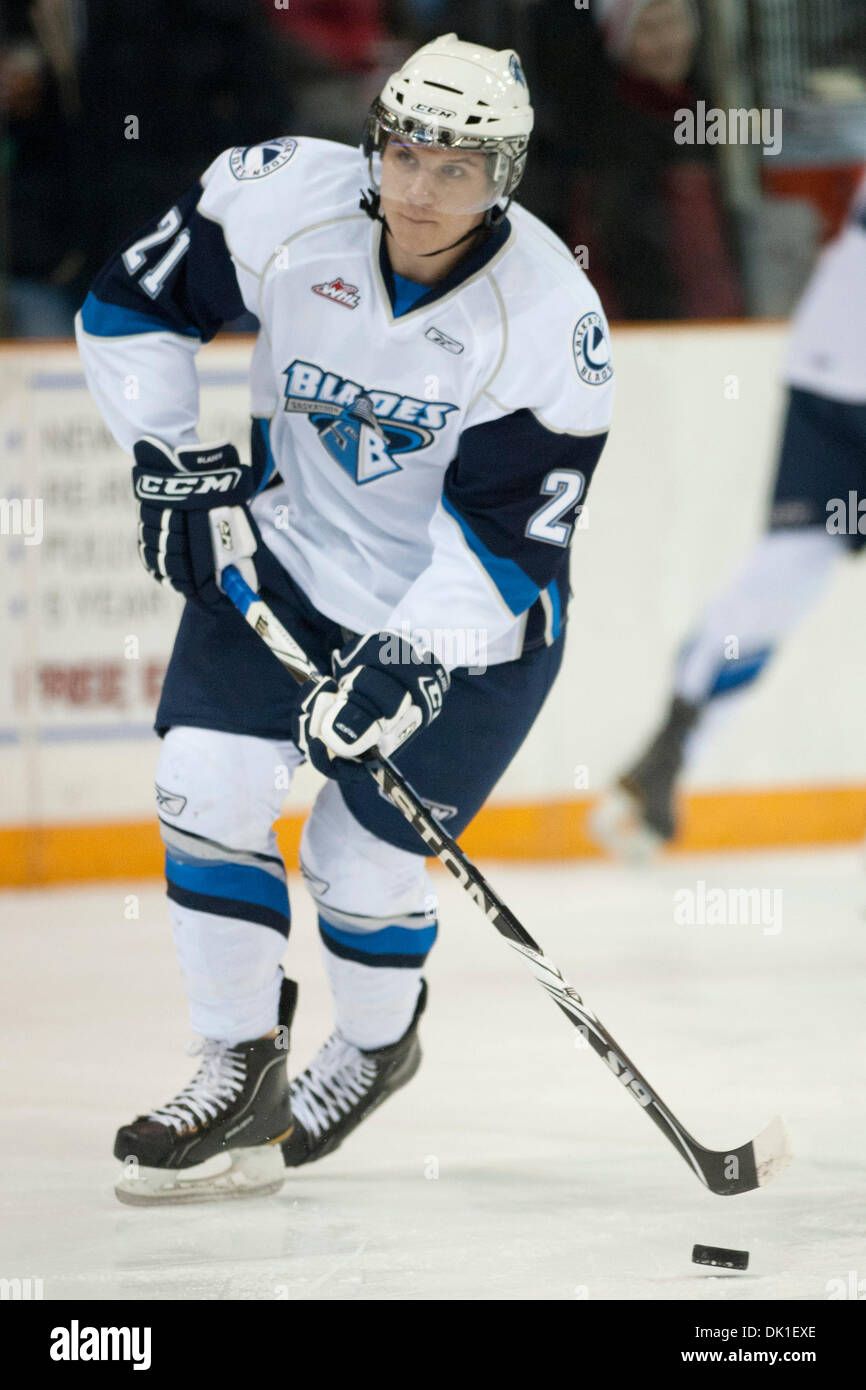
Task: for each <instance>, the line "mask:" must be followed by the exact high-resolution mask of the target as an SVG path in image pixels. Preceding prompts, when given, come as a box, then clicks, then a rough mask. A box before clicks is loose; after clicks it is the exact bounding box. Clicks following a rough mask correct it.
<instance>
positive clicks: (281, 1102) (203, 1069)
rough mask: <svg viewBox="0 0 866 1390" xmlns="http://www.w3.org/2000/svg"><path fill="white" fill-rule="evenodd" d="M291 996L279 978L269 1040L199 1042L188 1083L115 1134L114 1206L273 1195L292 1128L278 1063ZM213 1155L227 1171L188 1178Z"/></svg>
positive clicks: (294, 993) (294, 991) (282, 1060)
mask: <svg viewBox="0 0 866 1390" xmlns="http://www.w3.org/2000/svg"><path fill="white" fill-rule="evenodd" d="M297 997H298V987H297V985H296V984H295V982H294V980H283V982H282V987H281V990H280V1007H279V1024H280V1032H278V1034H277V1036H276V1038H256V1039H254V1040H252V1041H251V1042H240V1043H235V1044H234V1046H232V1047H229V1046H227V1045H226V1044H225V1043H220V1042H214V1041H213V1040H212V1039H205V1041H204V1043H203V1044H202V1048H201V1054H202V1060H201V1064H200V1066H199V1069H198V1072H197V1073H196V1075H195V1077H194V1078H193V1080H192V1081H191V1082H190V1084H189V1085H188V1086H186V1087H184V1089H183V1090H182V1091H181V1092H180V1094H179V1095H177V1096H175V1098H174V1100H172V1101H170V1102H169V1103H168V1104H167V1105H163V1106H161V1107H160V1109H158V1110H154V1111H152V1112H151V1113H150V1114H149V1115H140V1116H139V1117H138V1119H137V1120H134V1121H133V1123H132V1124H130V1125H124V1126H123V1128H122V1129H120V1130H118V1132H117V1139H116V1140H115V1144H114V1156H115V1158H119V1159H120V1160H121V1162H122V1163H123V1165H124V1175H123V1177H122V1179H121V1180H120V1182H119V1183H118V1184H117V1186H116V1187H115V1189H114V1190H115V1193H116V1194H117V1197H118V1198H119V1200H120V1201H121V1202H127V1203H129V1204H130V1205H132V1206H149V1205H154V1204H158V1203H169V1202H203V1201H212V1200H215V1199H217V1198H227V1197H258V1196H264V1195H266V1194H268V1193H272V1192H278V1191H279V1189H280V1188H281V1187H282V1184H283V1180H284V1177H285V1169H284V1167H283V1160H282V1152H281V1150H280V1143H281V1142H282V1141H283V1140H285V1139H286V1138H287V1137H288V1135H289V1134H290V1133H291V1125H292V1112H291V1102H290V1098H289V1079H288V1072H287V1067H286V1062H287V1060H288V1055H289V1054H288V1045H287V1039H288V1031H289V1030H290V1029H291V1026H292V1017H293V1015H294V1012H295V1005H296V1003H297ZM217 1155H222V1156H223V1157H228V1160H229V1163H228V1166H226V1165H225V1164H223V1165H222V1167H221V1171H219V1172H215V1173H213V1174H211V1175H202V1176H194V1177H190V1176H189V1170H191V1169H198V1168H199V1165H201V1164H203V1163H207V1161H208V1159H212V1158H215V1157H216V1156H217ZM184 1174H185V1175H186V1176H184Z"/></svg>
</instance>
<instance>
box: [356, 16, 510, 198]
mask: <svg viewBox="0 0 866 1390" xmlns="http://www.w3.org/2000/svg"><path fill="white" fill-rule="evenodd" d="M532 122H533V114H532V107H531V106H530V104H529V91H528V89H527V86H526V78H525V77H524V75H523V68H522V67H521V65H520V59H519V58H518V56H517V54H516V53H515V52H514V50H513V49H510V48H504V49H501V50H500V51H499V52H497V51H496V50H495V49H492V48H483V47H482V46H481V44H476V43H465V42H463V40H461V39H458V37H457V35H456V34H445V35H443V37H442V38H439V39H434V40H433V41H432V43H428V44H425V45H424V47H423V48H419V49H418V51H417V53H413V54H412V57H411V58H409V59H408V60H407V62H406V63H405V64H404V65H403V67H402V68H401V69H400V71H399V72H395V73H393V74H392V75H391V77H389V78H388V81H387V82H386V83H385V86H384V87H383V89H382V92H381V94H380V95H379V97H378V99H377V100H376V101H374V103H373V105H372V107H371V108H370V113H369V116H368V118H367V125H366V129H365V133H364V153H365V154H366V156H367V158H368V160H369V161H370V163H371V176H372V177H373V181H374V183H376V182H377V179H376V177H375V174H373V167H372V160H373V156H374V155H376V154H381V152H382V150H383V148H384V146H385V144H386V143H387V139H388V137H389V136H394V135H396V136H400V137H402V139H404V140H407V141H409V142H411V143H412V144H417V145H426V146H428V147H431V146H432V147H433V148H436V147H438V148H440V149H453V148H458V147H459V148H461V149H464V150H470V151H472V150H474V151H480V152H481V153H483V154H489V155H491V156H492V158H491V160H490V162H489V169H488V172H489V176H490V185H491V192H490V200H489V206H491V207H492V206H493V204H494V203H496V202H498V201H499V200H500V199H501V198H511V196H512V195H513V193H514V190H515V189H516V188H517V185H518V184H519V183H520V180H521V178H522V177H523V171H524V168H525V165H526V149H527V146H528V144H529V135H530V132H531V130H532Z"/></svg>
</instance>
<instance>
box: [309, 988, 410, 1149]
mask: <svg viewBox="0 0 866 1390" xmlns="http://www.w3.org/2000/svg"><path fill="white" fill-rule="evenodd" d="M426 1003H427V983H426V981H425V980H422V981H421V993H420V994H419V996H418V1003H417V1005H416V1008H415V1013H414V1016H413V1018H412V1022H411V1023H410V1024H409V1027H408V1028H407V1029H406V1032H405V1033H404V1034H403V1036H402V1038H398V1039H397V1041H396V1042H395V1043H391V1044H390V1045H389V1046H388V1047H379V1048H374V1049H370V1050H366V1049H365V1050H362V1049H361V1048H360V1047H355V1045H354V1044H353V1043H350V1042H346V1040H345V1038H343V1037H341V1036H340V1034H339V1033H336V1032H335V1033H332V1034H331V1036H330V1037H329V1038H328V1041H327V1042H326V1043H324V1044H323V1046H322V1047H320V1048H319V1051H318V1052H317V1053H316V1056H315V1057H314V1058H313V1060H312V1062H311V1063H310V1065H309V1066H308V1067H307V1070H306V1071H305V1072H302V1073H301V1075H300V1076H298V1077H296V1078H295V1080H294V1081H293V1082H292V1119H293V1122H294V1126H293V1129H292V1132H291V1134H290V1135H289V1137H288V1139H286V1140H285V1142H284V1143H283V1157H284V1159H285V1163H286V1167H287V1168H299V1167H300V1166H301V1164H303V1163H313V1162H315V1160H316V1159H317V1158H324V1157H325V1155H326V1154H330V1153H333V1152H334V1150H335V1149H338V1148H339V1147H340V1145H341V1144H342V1142H343V1140H344V1139H345V1138H346V1136H347V1135H348V1134H351V1133H352V1130H353V1129H357V1127H358V1125H359V1124H360V1123H361V1121H362V1120H364V1119H366V1118H367V1116H368V1115H369V1114H371V1112H372V1111H373V1110H375V1109H376V1108H377V1106H379V1105H381V1104H382V1102H383V1100H387V1099H388V1096H390V1095H393V1094H394V1092H395V1091H398V1090H399V1089H400V1087H401V1086H405V1085H406V1083H407V1081H411V1080H412V1077H413V1076H414V1075H415V1073H416V1071H417V1070H418V1068H419V1067H420V1065H421V1044H420V1042H419V1041H418V1020H419V1019H420V1017H421V1015H422V1013H423V1012H424V1008H425V1005H426Z"/></svg>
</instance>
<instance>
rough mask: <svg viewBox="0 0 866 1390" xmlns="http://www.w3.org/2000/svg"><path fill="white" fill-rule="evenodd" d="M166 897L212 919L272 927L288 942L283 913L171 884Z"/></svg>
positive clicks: (287, 921) (270, 908)
mask: <svg viewBox="0 0 866 1390" xmlns="http://www.w3.org/2000/svg"><path fill="white" fill-rule="evenodd" d="M168 896H169V898H170V899H171V901H172V902H174V903H177V904H178V906H179V907H188V908H191V909H192V911H193V912H209V913H211V914H212V915H213V916H214V917H230V918H232V920H233V921H238V922H255V923H256V924H257V925H258V926H260V927H272V928H273V930H274V931H278V932H279V933H280V936H283V937H285V938H286V940H288V937H289V927H290V925H291V923H290V919H289V918H288V917H287V916H286V914H285V913H284V912H276V911H274V909H273V908H272V907H261V906H259V904H258V903H250V902H240V901H238V899H237V898H212V897H211V896H210V895H209V894H208V893H194V892H192V891H191V890H190V889H188V888H179V887H178V886H177V884H176V883H171V882H169V885H168Z"/></svg>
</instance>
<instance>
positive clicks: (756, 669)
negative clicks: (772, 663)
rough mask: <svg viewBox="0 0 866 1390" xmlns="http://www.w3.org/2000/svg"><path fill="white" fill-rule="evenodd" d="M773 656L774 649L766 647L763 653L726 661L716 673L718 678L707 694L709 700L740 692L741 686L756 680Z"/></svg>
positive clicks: (754, 653)
mask: <svg viewBox="0 0 866 1390" xmlns="http://www.w3.org/2000/svg"><path fill="white" fill-rule="evenodd" d="M771 655H772V648H771V647H765V648H764V650H763V651H760V652H753V653H752V654H751V655H750V656H744V657H738V658H737V659H736V660H734V661H726V662H725V664H724V666H720V667H719V669H718V671H717V672H716V678H715V680H714V681H713V683H712V685H711V686H710V689H709V691H708V692H707V699H708V700H712V699H713V697H714V696H715V695H727V694H728V693H729V692H730V691H731V690H738V689H739V687H740V686H741V685H748V684H749V683H750V681H753V680H756V679H757V678H758V676H759V675H760V674H761V671H762V670H763V669H764V666H765V665H766V664H767V662H768V661H769V659H770V657H771Z"/></svg>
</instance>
